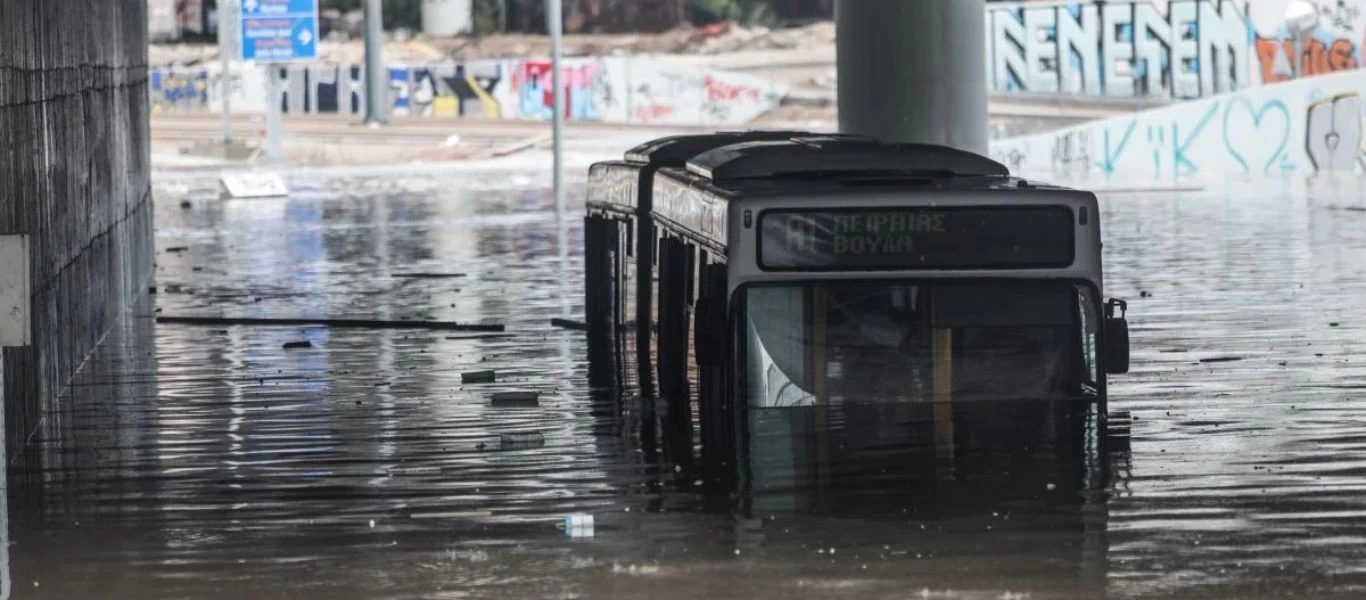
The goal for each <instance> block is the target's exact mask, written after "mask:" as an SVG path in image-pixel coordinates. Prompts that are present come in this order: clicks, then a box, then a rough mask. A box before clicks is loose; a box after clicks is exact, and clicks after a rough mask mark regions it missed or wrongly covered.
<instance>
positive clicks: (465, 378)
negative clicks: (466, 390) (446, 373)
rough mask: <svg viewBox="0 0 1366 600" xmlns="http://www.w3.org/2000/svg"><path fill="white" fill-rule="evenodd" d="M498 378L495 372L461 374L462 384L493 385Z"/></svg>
mask: <svg viewBox="0 0 1366 600" xmlns="http://www.w3.org/2000/svg"><path fill="white" fill-rule="evenodd" d="M496 377H497V374H496V373H494V372H493V371H471V372H469V373H461V374H460V383H493V381H494V379H495V378H496Z"/></svg>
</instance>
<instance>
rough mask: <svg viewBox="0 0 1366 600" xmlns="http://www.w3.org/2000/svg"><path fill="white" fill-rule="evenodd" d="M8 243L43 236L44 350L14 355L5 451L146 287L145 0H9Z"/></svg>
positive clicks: (2, 70)
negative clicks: (16, 237) (17, 236)
mask: <svg viewBox="0 0 1366 600" xmlns="http://www.w3.org/2000/svg"><path fill="white" fill-rule="evenodd" d="M0 40H4V42H3V43H0V165H3V167H2V168H0V234H4V233H26V234H29V235H30V236H32V238H31V246H32V260H31V263H32V264H31V265H30V266H29V268H30V274H31V280H32V281H31V283H32V311H33V312H32V333H33V345H32V346H30V347H28V348H11V349H6V350H4V356H3V361H4V376H3V380H4V388H3V389H4V392H3V394H4V395H3V401H4V411H5V413H4V416H5V426H6V433H7V435H6V446H7V448H6V454H7V456H11V457H12V456H13V455H14V454H15V451H16V450H17V448H18V447H20V445H21V444H22V443H23V441H24V440H25V438H26V437H27V436H28V434H29V433H31V432H32V431H33V430H34V428H35V427H36V426H37V425H38V423H39V417H40V415H41V414H42V409H43V407H44V406H46V405H47V403H50V402H53V401H54V399H55V398H56V396H57V394H58V392H59V391H60V388H61V387H62V385H63V384H64V383H65V382H67V381H69V379H70V377H71V375H72V374H73V372H74V371H75V369H76V368H77V367H78V366H79V365H80V364H81V362H82V361H83V360H84V359H85V357H86V356H87V355H88V354H89V352H90V351H91V349H93V347H94V346H95V344H96V343H97V342H98V341H99V340H100V339H101V337H102V336H103V335H104V333H105V332H106V331H107V330H108V328H109V326H110V324H111V323H112V320H113V318H114V317H115V316H116V315H117V314H118V313H119V311H120V310H121V307H122V306H123V304H124V302H125V301H126V300H127V299H130V298H132V297H133V296H135V295H136V294H138V293H141V292H143V290H145V287H144V282H145V281H146V280H147V277H148V275H149V274H150V272H151V263H152V254H153V248H152V210H151V188H150V185H149V181H148V174H149V164H148V163H149V160H148V157H149V149H148V129H147V110H148V102H147V67H146V63H147V12H146V4H145V3H143V2H110V1H109V0H61V1H60V2H56V1H53V0H6V1H5V2H0Z"/></svg>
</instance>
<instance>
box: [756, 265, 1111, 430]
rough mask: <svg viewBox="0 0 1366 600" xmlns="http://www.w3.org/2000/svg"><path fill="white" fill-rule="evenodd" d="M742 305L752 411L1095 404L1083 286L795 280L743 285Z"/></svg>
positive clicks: (1087, 297) (1090, 298) (1088, 298)
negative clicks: (1071, 401) (1064, 401)
mask: <svg viewBox="0 0 1366 600" xmlns="http://www.w3.org/2000/svg"><path fill="white" fill-rule="evenodd" d="M744 308H745V314H744V317H743V318H742V319H741V320H740V322H739V328H740V331H739V332H738V333H739V334H740V335H741V336H742V345H743V348H744V351H745V353H744V354H745V357H744V363H743V364H744V370H745V376H744V386H745V387H744V390H743V393H744V396H745V399H746V401H747V403H748V405H749V406H750V407H751V408H779V407H797V406H815V405H827V404H828V405H838V404H843V403H863V402H874V403H879V402H880V403H886V402H948V401H953V402H959V401H1002V400H1027V399H1035V400H1039V399H1067V398H1077V399H1090V398H1095V397H1096V396H1097V395H1098V389H1097V387H1098V386H1097V383H1096V382H1097V381H1098V376H1097V365H1096V359H1095V357H1096V354H1097V349H1096V344H1097V342H1096V329H1097V326H1098V324H1099V305H1098V300H1097V297H1096V295H1095V293H1094V292H1092V288H1090V287H1089V286H1080V285H1074V284H1072V283H1066V282H1061V283H1059V282H1031V281H1019V282H1008V283H989V284H982V283H955V282H919V283H909V282H891V281H882V282H860V283H845V282H831V281H824V282H817V283H812V282H803V283H793V284H791V285H777V286H768V285H766V286H761V287H751V288H749V289H747V290H746V291H745V296H744Z"/></svg>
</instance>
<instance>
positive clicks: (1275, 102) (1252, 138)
mask: <svg viewBox="0 0 1366 600" xmlns="http://www.w3.org/2000/svg"><path fill="white" fill-rule="evenodd" d="M1244 113H1245V114H1247V115H1248V116H1250V117H1251V118H1252V126H1251V127H1247V126H1241V127H1240V126H1238V125H1237V124H1233V123H1231V122H1232V121H1233V117H1234V116H1235V115H1238V116H1241V115H1243V114H1244ZM1276 115H1279V116H1280V119H1279V127H1280V129H1279V131H1278V130H1276V129H1267V130H1265V131H1264V130H1263V127H1262V126H1263V124H1267V126H1268V127H1275V126H1276V123H1275V122H1274V121H1276V119H1274V118H1273V117H1274V116H1276ZM1235 136H1236V138H1237V139H1236V140H1235ZM1273 140H1274V141H1273ZM1235 142H1237V143H1235ZM1289 143H1290V108H1289V107H1287V106H1286V105H1285V102H1283V101H1281V100H1280V99H1271V100H1267V101H1266V102H1264V103H1263V104H1262V106H1261V107H1260V108H1257V107H1255V106H1253V104H1252V102H1251V101H1249V100H1248V99H1247V98H1233V99H1232V100H1229V103H1228V106H1227V107H1226V108H1225V109H1224V145H1225V146H1226V147H1227V148H1228V153H1229V156H1231V157H1233V160H1234V161H1236V162H1237V163H1238V164H1239V165H1240V166H1242V168H1243V171H1250V170H1251V166H1250V165H1249V164H1248V157H1247V156H1245V155H1244V154H1243V153H1244V152H1247V153H1249V154H1251V153H1253V152H1256V149H1258V148H1267V147H1271V146H1272V145H1274V147H1275V150H1274V151H1272V152H1271V155H1270V156H1269V157H1268V158H1267V159H1266V162H1265V164H1264V165H1263V166H1262V172H1264V173H1270V172H1271V168H1272V166H1274V165H1275V164H1276V162H1277V161H1278V160H1280V159H1281V157H1282V154H1283V153H1284V152H1285V148H1286V146H1287V145H1289ZM1240 149H1241V151H1240Z"/></svg>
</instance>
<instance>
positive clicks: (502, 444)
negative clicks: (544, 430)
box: [498, 431, 545, 450]
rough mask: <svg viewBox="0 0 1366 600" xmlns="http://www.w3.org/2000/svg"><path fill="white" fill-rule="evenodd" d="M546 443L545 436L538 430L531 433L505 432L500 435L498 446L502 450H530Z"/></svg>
mask: <svg viewBox="0 0 1366 600" xmlns="http://www.w3.org/2000/svg"><path fill="white" fill-rule="evenodd" d="M544 445H545V436H544V435H542V434H541V433H540V432H538V431H533V432H531V433H504V434H503V435H501V436H498V448H499V449H501V450H529V449H532V448H540V447H542V446H544Z"/></svg>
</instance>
